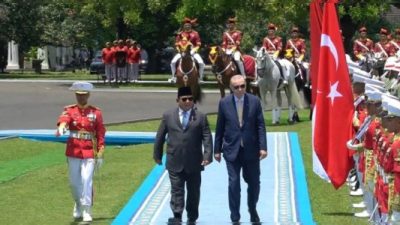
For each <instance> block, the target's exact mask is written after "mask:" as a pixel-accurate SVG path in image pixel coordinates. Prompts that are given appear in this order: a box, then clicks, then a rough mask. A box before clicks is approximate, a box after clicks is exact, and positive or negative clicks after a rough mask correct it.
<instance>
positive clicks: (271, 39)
mask: <svg viewBox="0 0 400 225" xmlns="http://www.w3.org/2000/svg"><path fill="white" fill-rule="evenodd" d="M267 29H268V34H267V36H266V37H264V39H263V45H262V47H263V48H265V50H266V51H267V53H268V55H270V56H271V58H272V59H273V60H274V61H275V63H276V64H277V65H278V67H279V70H280V74H281V78H282V80H283V84H287V83H288V82H287V80H288V79H287V77H286V76H285V75H284V73H283V72H282V66H281V63H280V62H279V58H278V57H279V54H280V53H281V51H282V45H283V44H282V38H281V37H279V36H277V35H275V32H276V30H277V27H276V26H275V24H273V23H269V24H268V25H267Z"/></svg>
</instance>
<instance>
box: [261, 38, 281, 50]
mask: <svg viewBox="0 0 400 225" xmlns="http://www.w3.org/2000/svg"><path fill="white" fill-rule="evenodd" d="M263 47H264V48H265V49H266V50H267V52H268V54H274V53H275V52H276V51H282V38H281V37H279V36H275V37H273V38H270V37H268V36H267V37H265V38H264V39H263Z"/></svg>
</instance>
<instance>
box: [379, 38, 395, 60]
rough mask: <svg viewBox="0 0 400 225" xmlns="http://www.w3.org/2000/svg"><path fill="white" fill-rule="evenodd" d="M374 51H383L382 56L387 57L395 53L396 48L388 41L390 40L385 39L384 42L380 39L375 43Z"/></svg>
mask: <svg viewBox="0 0 400 225" xmlns="http://www.w3.org/2000/svg"><path fill="white" fill-rule="evenodd" d="M374 52H375V53H383V56H384V57H385V58H387V57H389V56H393V55H394V54H395V53H396V49H395V47H394V46H393V44H392V43H390V41H386V42H381V41H380V42H378V43H376V44H375V47H374Z"/></svg>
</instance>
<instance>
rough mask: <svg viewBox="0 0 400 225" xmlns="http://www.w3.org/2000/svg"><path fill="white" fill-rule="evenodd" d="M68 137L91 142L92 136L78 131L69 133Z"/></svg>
mask: <svg viewBox="0 0 400 225" xmlns="http://www.w3.org/2000/svg"><path fill="white" fill-rule="evenodd" d="M69 137H71V138H77V139H84V140H91V139H92V137H93V135H92V134H91V133H85V132H79V131H71V132H70V133H69Z"/></svg>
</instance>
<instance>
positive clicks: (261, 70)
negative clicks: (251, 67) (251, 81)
mask: <svg viewBox="0 0 400 225" xmlns="http://www.w3.org/2000/svg"><path fill="white" fill-rule="evenodd" d="M265 57H267V56H266V53H264V54H263V55H262V56H261V64H262V68H258V65H257V74H258V76H260V77H262V74H263V73H261V72H264V71H265V69H266V66H265ZM257 58H258V56H257V57H256V60H257Z"/></svg>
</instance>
